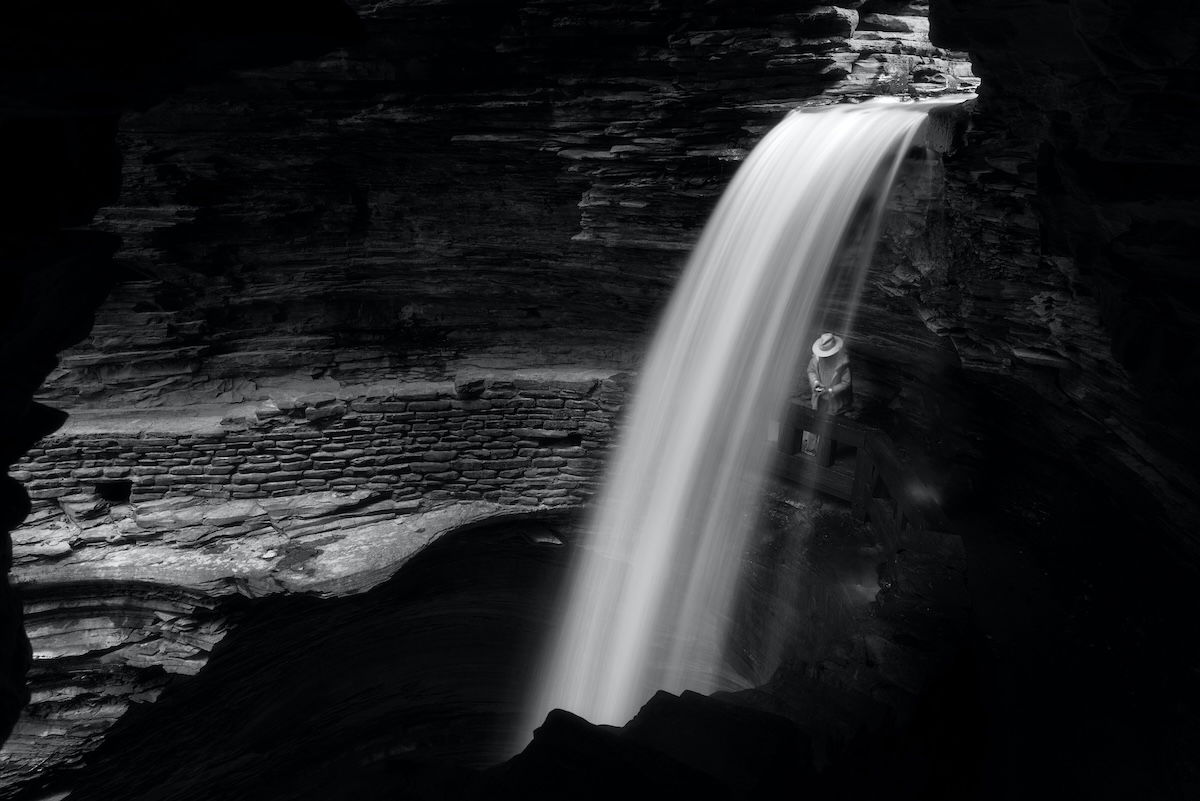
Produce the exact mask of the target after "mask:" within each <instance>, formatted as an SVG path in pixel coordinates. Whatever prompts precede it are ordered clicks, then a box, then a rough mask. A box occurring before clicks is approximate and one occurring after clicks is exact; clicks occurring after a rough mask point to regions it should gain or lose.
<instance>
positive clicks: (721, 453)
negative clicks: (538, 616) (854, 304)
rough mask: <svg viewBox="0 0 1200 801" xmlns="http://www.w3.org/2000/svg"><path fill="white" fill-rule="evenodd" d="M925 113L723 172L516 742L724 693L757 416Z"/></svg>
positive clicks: (885, 106)
mask: <svg viewBox="0 0 1200 801" xmlns="http://www.w3.org/2000/svg"><path fill="white" fill-rule="evenodd" d="M930 105H931V104H929V103H899V102H891V103H881V102H877V101H873V102H870V103H864V104H861V105H841V106H834V107H830V108H826V109H822V110H819V111H808V110H804V111H797V112H793V113H792V114H790V115H789V116H788V117H787V118H786V119H785V120H784V121H783V122H782V123H780V124H779V125H778V126H777V127H776V128H774V129H773V130H772V131H771V132H770V133H769V134H767V136H766V137H765V138H764V139H763V140H762V142H761V143H760V144H759V145H758V146H757V147H756V148H755V149H754V151H753V152H752V153H751V154H750V155H749V157H748V158H747V159H746V161H745V163H744V164H743V165H742V166H741V168H740V169H739V170H738V172H737V174H736V175H735V176H734V178H733V180H732V182H731V183H730V185H729V188H728V189H727V190H726V192H725V193H724V195H723V196H722V198H721V200H720V203H719V204H718V206H717V208H716V210H715V212H714V213H713V215H712V217H711V219H710V220H709V222H708V225H707V226H706V227H705V229H704V232H703V234H702V235H701V237H700V241H699V243H698V244H697V246H696V249H695V251H694V252H693V254H692V256H691V259H690V261H689V263H688V265H687V268H686V270H685V271H684V275H683V278H682V281H681V284H680V286H679V287H678V289H677V290H676V292H675V294H674V296H673V298H672V301H671V303H670V306H669V308H668V309H667V312H666V314H665V317H664V319H663V321H662V323H661V324H660V327H659V330H658V333H657V336H656V337H655V340H654V343H653V346H652V348H651V351H650V353H649V356H648V359H647V362H646V364H645V367H644V369H643V370H642V380H641V385H640V387H639V388H638V390H637V393H636V395H635V398H634V401H633V405H632V408H631V410H630V416H629V417H628V419H627V421H626V426H627V427H626V429H625V431H624V433H623V436H622V440H621V445H620V448H619V450H618V451H617V453H616V457H615V461H614V462H613V463H612V464H611V466H610V468H609V476H608V480H607V484H606V486H605V488H604V491H603V492H602V494H601V501H600V503H599V505H598V510H597V513H596V516H595V519H594V520H593V521H592V525H591V529H590V532H589V534H588V536H587V539H586V540H585V541H584V543H583V545H584V547H583V548H582V549H581V552H580V554H579V555H578V560H577V564H576V565H575V566H574V574H573V576H572V577H571V582H570V586H571V590H570V597H569V599H568V600H567V605H566V607H565V616H564V619H563V621H562V627H561V631H560V632H559V633H558V637H557V640H556V642H555V644H554V646H553V650H552V652H551V654H550V655H549V659H548V662H547V663H546V665H545V668H546V672H545V673H544V674H543V675H542V676H541V677H540V678H541V680H542V683H541V684H540V685H539V686H538V688H537V689H536V690H535V695H536V699H535V701H534V703H533V704H532V705H531V707H530V708H529V717H528V718H527V723H528V728H526V729H525V730H526V731H532V729H533V728H534V727H535V726H536V725H538V724H540V722H541V720H542V718H543V717H544V716H545V714H546V712H548V711H549V710H550V709H553V708H556V707H557V708H564V709H568V710H570V711H572V712H575V713H576V714H579V715H582V716H583V717H585V718H587V719H588V720H591V721H592V722H594V723H606V724H621V723H624V722H625V721H627V720H628V719H629V718H630V717H632V715H633V714H634V713H635V712H636V711H637V709H638V708H639V706H640V705H641V704H643V703H644V702H645V701H646V700H647V699H648V698H649V697H650V696H651V695H652V694H653V693H654V692H655V691H656V690H658V689H666V690H669V691H672V692H679V691H681V690H683V689H693V690H697V691H700V692H708V691H712V690H715V689H718V688H720V687H721V686H722V685H723V684H725V683H726V682H725V679H724V677H723V670H722V656H721V654H722V649H723V647H724V644H725V641H726V639H727V636H728V622H729V619H730V617H731V606H732V604H733V601H734V597H735V593H736V590H737V584H738V581H739V577H740V568H741V561H742V554H743V550H744V547H745V545H746V540H747V537H748V534H749V533H750V530H751V527H752V524H753V515H752V514H750V513H749V512H750V510H751V509H752V508H753V505H754V504H755V503H756V502H757V500H758V497H759V493H760V491H761V486H762V477H763V475H764V473H765V472H766V470H767V469H768V468H769V459H770V454H771V447H772V446H771V445H769V444H768V442H767V439H766V434H765V432H766V429H767V422H768V421H771V420H779V419H781V418H782V416H783V413H784V409H785V404H786V403H787V399H788V396H789V394H791V391H792V390H793V389H794V387H795V381H796V377H797V375H798V368H799V367H801V366H803V365H804V364H807V360H808V358H807V357H808V341H807V337H806V335H807V334H808V333H809V332H810V329H811V327H812V326H813V325H814V324H815V323H816V320H815V318H814V314H815V313H817V312H818V311H819V309H818V301H819V298H820V297H821V293H822V287H823V286H826V282H827V278H828V277H829V276H828V274H829V272H830V268H831V266H832V265H833V263H834V260H835V257H836V256H837V254H838V251H839V246H840V245H841V243H842V241H843V239H844V237H845V234H846V232H847V230H848V228H850V227H851V225H852V224H857V223H861V221H862V219H863V216H862V215H863V210H864V204H865V206H866V209H867V220H868V222H867V227H868V229H871V228H876V229H877V227H878V221H879V217H880V215H881V210H882V208H883V205H884V202H885V201H886V198H887V194H888V191H889V189H890V187H891V185H892V183H893V181H894V179H895V176H896V173H897V170H898V168H899V166H900V163H901V161H902V159H903V158H904V156H905V154H906V153H907V151H908V149H909V147H910V145H911V144H912V142H913V140H914V138H915V137H916V136H917V134H918V131H919V130H920V129H921V127H922V125H923V123H924V122H925V120H926V119H927V113H928V111H929V107H930ZM866 250H867V251H869V250H870V249H869V248H867V249H866ZM867 258H869V252H868V254H867ZM862 261H863V262H864V264H863V265H862V267H863V268H864V269H861V270H859V275H858V276H857V277H854V278H852V279H851V281H850V283H851V285H861V280H862V278H861V275H862V274H865V261H866V259H865V258H864V259H862ZM839 281H844V277H841V278H839Z"/></svg>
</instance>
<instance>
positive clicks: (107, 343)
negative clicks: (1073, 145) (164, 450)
mask: <svg viewBox="0 0 1200 801" xmlns="http://www.w3.org/2000/svg"><path fill="white" fill-rule="evenodd" d="M633 5H634V4H629V3H620V2H606V3H588V4H585V5H584V6H580V4H579V3H574V2H571V3H564V2H530V3H507V4H496V6H495V8H494V10H493V11H491V12H489V15H487V16H486V18H484V19H474V18H472V20H470V22H468V21H466V20H465V19H464V18H463V17H462V14H463V13H464V12H463V10H462V9H460V8H458V6H457V5H456V4H453V3H435V4H409V3H388V4H371V5H369V6H364V7H363V8H361V9H359V11H360V13H361V15H362V19H363V23H364V25H365V26H366V29H367V32H368V36H367V38H366V40H365V41H364V42H363V43H362V44H361V45H358V46H356V47H352V48H348V49H345V50H341V51H337V52H334V53H331V54H330V55H328V56H327V57H325V58H323V59H320V60H316V61H309V62H298V63H296V64H292V65H289V66H288V67H285V68H278V69H274V70H262V71H258V72H255V73H252V74H244V75H243V76H242V77H241V78H239V79H236V80H230V81H225V82H220V83H215V84H211V85H209V86H205V87H197V88H194V89H191V90H189V91H188V92H186V93H184V94H181V95H180V96H179V97H178V98H176V99H173V100H170V101H168V102H166V103H163V104H160V105H158V106H156V107H154V108H152V109H149V110H147V111H145V112H143V113H140V114H134V115H128V116H126V117H125V118H124V119H123V121H122V125H121V131H120V133H119V140H120V145H121V149H122V152H123V154H124V167H123V176H124V187H123V191H122V196H121V200H120V203H119V204H114V205H110V206H108V207H106V208H105V209H103V210H102V211H101V213H100V215H99V218H98V227H100V228H103V229H104V230H110V231H114V232H117V233H119V234H120V236H121V237H122V240H123V242H124V245H123V247H122V250H121V251H120V253H119V254H118V263H119V264H120V265H121V267H122V269H123V270H124V277H125V279H126V280H125V282H124V283H122V284H121V285H120V286H118V287H117V288H116V289H115V290H114V292H113V293H112V295H111V297H110V300H109V302H108V303H107V304H106V306H105V308H104V310H103V311H102V312H101V315H100V317H99V319H98V320H97V323H96V326H95V328H94V329H93V334H92V338H91V339H90V340H89V341H88V342H86V343H84V344H82V345H81V346H80V347H78V348H75V349H73V350H72V351H70V352H68V353H66V354H64V355H63V358H62V361H61V364H60V367H59V370H58V371H57V372H56V373H55V375H54V376H53V377H52V378H51V380H50V381H49V382H48V383H47V385H46V387H45V388H44V390H43V393H42V397H43V398H44V399H45V400H46V401H47V402H52V403H54V404H56V405H67V406H70V407H85V408H87V407H94V406H97V405H104V406H128V405H130V404H133V405H169V406H179V405H184V404H187V403H191V402H195V401H197V400H198V399H200V400H205V401H225V402H237V401H239V400H242V399H248V400H253V399H262V398H265V397H267V395H268V391H267V388H266V387H264V386H263V385H264V384H266V385H269V384H270V383H271V379H272V378H276V379H277V378H278V377H280V376H291V375H297V374H299V375H301V376H303V377H305V378H310V377H312V376H322V377H329V378H332V379H334V380H336V381H339V382H343V383H345V382H355V381H360V382H361V381H364V380H372V381H378V380H383V379H390V380H445V379H446V378H448V377H451V376H453V375H454V374H455V373H456V372H457V371H458V370H460V369H463V368H464V367H475V368H484V369H527V368H533V367H541V366H544V367H552V368H559V369H562V368H565V367H575V366H586V367H588V368H593V369H601V368H608V369H628V368H630V367H633V366H636V364H637V362H638V360H639V358H640V353H641V348H642V345H643V342H644V340H645V337H646V336H647V335H648V332H649V330H650V326H651V324H652V321H653V320H654V318H655V316H656V313H657V311H658V310H659V309H660V308H661V306H662V304H663V302H664V300H665V297H666V295H667V293H668V292H669V289H670V286H671V285H672V283H673V280H674V278H675V276H676V275H677V273H678V271H679V269H680V267H681V266H682V261H683V259H684V257H685V253H686V250H687V248H688V247H689V245H690V244H691V242H692V241H693V239H694V237H695V236H696V234H697V232H698V230H699V228H700V226H701V225H702V223H703V221H704V218H705V216H706V215H707V213H708V211H709V210H710V209H711V207H712V205H713V204H714V203H715V201H716V198H717V196H718V195H719V193H720V191H721V189H722V187H723V186H724V184H725V182H726V180H727V179H728V177H729V176H730V175H731V173H732V171H733V169H734V168H735V167H736V165H737V162H738V161H739V160H740V159H741V158H742V157H743V156H744V155H745V153H746V151H747V150H748V149H749V148H750V147H751V146H752V145H753V144H754V143H755V142H756V141H757V140H758V138H759V137H760V136H761V135H762V133H763V132H764V131H765V130H766V129H767V128H768V127H770V126H771V125H772V124H773V123H774V122H775V121H777V120H778V119H779V118H780V117H781V116H782V115H783V114H784V113H786V112H787V110H789V109H791V108H793V107H795V106H797V105H799V104H802V103H828V102H834V101H836V100H838V99H842V98H852V97H862V96H866V95H869V94H879V93H886V94H901V95H904V94H908V93H910V92H911V93H936V92H944V91H951V90H959V89H963V88H966V87H970V86H972V85H974V84H975V83H976V82H975V80H974V78H972V77H971V74H970V68H969V66H968V65H967V64H966V62H965V61H964V60H963V58H962V56H961V54H954V53H948V52H945V51H941V50H938V49H936V48H933V47H931V46H930V45H929V44H928V43H927V41H926V40H925V38H924V34H925V28H926V27H927V24H926V22H925V20H924V18H923V17H922V16H920V14H921V13H923V12H922V9H920V8H914V9H912V10H911V11H910V12H909V16H907V17H905V18H904V19H906V20H907V22H906V23H905V24H906V25H907V29H906V30H903V31H891V30H880V29H878V28H879V26H878V25H876V26H875V27H874V28H872V29H870V30H865V29H862V30H860V27H861V26H860V25H859V24H858V23H859V14H860V12H859V11H857V10H855V9H853V8H839V7H837V6H835V5H834V6H818V7H806V6H804V5H803V4H802V6H801V7H800V8H795V7H793V5H792V4H767V5H766V6H760V7H757V8H756V10H755V11H753V12H748V11H744V10H739V9H738V8H737V7H736V4H733V3H718V4H708V5H706V6H705V7H703V8H700V7H693V5H692V4H688V3H661V4H655V5H653V6H651V7H648V8H645V9H643V8H641V7H638V8H636V9H635V8H634V7H633ZM847 5H859V4H857V3H854V4H847ZM868 27H870V26H868ZM892 27H898V26H892ZM583 42H588V43H590V44H587V45H586V46H585V45H583V44H582V43H583Z"/></svg>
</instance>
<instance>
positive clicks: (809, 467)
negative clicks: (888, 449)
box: [775, 451, 858, 501]
mask: <svg viewBox="0 0 1200 801" xmlns="http://www.w3.org/2000/svg"><path fill="white" fill-rule="evenodd" d="M857 462H858V455H857V452H855V451H851V452H848V453H847V452H843V453H841V454H839V455H838V456H837V457H835V459H834V462H833V464H831V465H828V466H825V465H822V464H820V462H818V460H817V458H816V456H808V455H806V454H803V453H798V454H780V455H779V457H778V462H777V463H776V468H775V470H776V474H777V475H778V476H779V477H780V478H783V479H785V480H787V481H791V482H792V483H795V484H799V485H801V486H804V487H811V488H812V489H815V490H817V491H818V492H823V493H825V494H826V495H832V496H834V497H835V498H841V499H842V500H844V501H849V500H852V498H853V492H854V468H855V465H856V464H857Z"/></svg>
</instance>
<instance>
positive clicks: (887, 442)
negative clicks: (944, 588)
mask: <svg viewBox="0 0 1200 801" xmlns="http://www.w3.org/2000/svg"><path fill="white" fill-rule="evenodd" d="M805 431H809V432H812V433H814V434H816V435H817V436H818V437H820V443H819V445H818V447H817V449H816V453H815V454H814V455H812V456H809V455H806V454H803V453H801V443H802V441H803V433H804V432H805ZM778 444H779V450H780V451H781V453H780V457H779V460H778V464H779V468H778V469H779V473H780V474H781V475H782V476H783V477H784V478H786V479H788V480H791V481H794V482H796V483H799V484H801V485H805V486H808V487H811V488H813V489H816V490H818V491H820V492H824V493H827V494H829V495H833V496H835V497H838V498H841V499H842V500H846V501H849V502H850V505H851V508H852V509H853V511H854V513H855V515H856V516H857V517H858V518H859V519H861V520H866V521H867V522H869V523H870V524H871V526H872V527H874V528H875V529H876V531H877V532H878V533H879V534H880V536H882V537H884V538H885V540H887V541H889V542H893V543H894V542H898V541H899V540H900V539H901V538H903V537H904V536H905V533H906V532H909V531H915V532H920V531H944V530H945V529H946V528H947V524H946V519H945V516H944V515H943V514H942V511H941V508H940V507H939V506H938V504H937V501H936V497H935V495H934V493H933V492H932V491H931V490H930V488H929V486H928V485H927V484H925V482H923V481H922V480H921V479H920V478H919V477H918V476H917V475H916V473H915V472H914V471H913V470H912V469H911V468H909V467H908V466H906V465H905V464H904V463H903V462H902V461H901V460H900V457H899V456H898V455H897V454H896V447H895V444H894V443H893V442H892V440H891V438H890V437H888V436H887V435H886V434H884V433H883V432H882V431H879V430H877V429H873V428H870V427H869V426H865V425H863V424H862V423H859V422H858V421H856V420H854V419H851V418H848V417H845V416H837V415H826V414H818V413H817V412H815V411H814V410H813V409H812V408H811V407H810V406H809V405H808V403H806V402H805V401H803V400H794V401H792V403H791V404H790V408H789V414H788V417H787V419H786V420H785V421H784V423H783V425H782V426H781V427H780V433H779V441H778Z"/></svg>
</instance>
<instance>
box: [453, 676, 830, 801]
mask: <svg viewBox="0 0 1200 801" xmlns="http://www.w3.org/2000/svg"><path fill="white" fill-rule="evenodd" d="M812 764H813V762H812V748H811V745H810V743H809V741H808V738H807V737H806V736H805V735H804V734H803V733H802V732H801V731H800V730H799V729H798V728H797V727H796V726H795V725H794V724H793V723H791V722H790V721H788V720H786V719H785V718H782V717H779V716H778V715H773V714H771V713H769V712H762V711H759V710H755V709H750V708H747V707H744V706H740V705H737V704H734V703H731V702H728V701H725V700H721V699H717V698H711V697H707V696H703V695H699V694H698V693H694V692H690V691H685V692H684V693H683V694H682V695H681V696H675V695H672V694H670V693H668V692H665V691H660V692H658V693H657V694H656V695H655V696H654V697H653V698H652V699H651V700H650V701H649V702H648V703H647V704H646V705H645V706H644V707H642V709H641V711H640V712H638V714H637V716H636V717H635V718H634V719H633V720H632V721H630V722H629V723H628V724H626V725H625V726H624V727H623V728H620V729H618V728H616V727H613V726H596V725H593V724H591V723H589V722H587V721H586V720H584V719H583V718H581V717H579V716H577V715H574V714H572V713H570V712H565V711H563V710H561V709H556V710H554V711H552V712H551V713H550V714H549V715H548V716H547V717H546V721H545V723H543V724H542V725H541V726H540V727H539V728H538V729H537V731H535V732H534V737H533V741H532V742H531V743H530V744H529V746H528V747H526V749H525V750H524V751H522V752H521V753H520V754H518V755H517V756H515V757H513V758H512V759H511V760H509V761H508V762H506V763H504V764H503V765H499V766H497V767H496V768H493V769H492V770H490V771H488V772H487V773H486V774H485V775H484V779H483V782H482V784H481V786H480V791H479V793H478V795H477V796H476V797H477V798H478V799H480V801H485V800H486V801H492V800H494V799H509V798H514V799H515V798H521V799H539V798H554V799H561V798H572V799H580V800H584V799H611V798H620V797H633V798H642V797H646V798H650V797H657V798H687V799H753V798H766V797H771V796H772V795H773V794H775V793H781V792H783V791H784V790H785V789H787V788H793V789H794V788H795V787H797V786H803V785H804V783H806V781H807V780H808V779H810V778H811V777H812V776H813V768H812ZM780 797H781V796H780Z"/></svg>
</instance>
